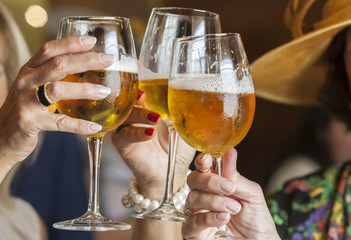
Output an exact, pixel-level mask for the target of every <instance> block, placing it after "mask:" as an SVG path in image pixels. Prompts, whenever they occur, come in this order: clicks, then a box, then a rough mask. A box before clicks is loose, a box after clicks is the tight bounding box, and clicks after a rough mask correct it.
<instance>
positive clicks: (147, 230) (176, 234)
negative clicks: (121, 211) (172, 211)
mask: <svg viewBox="0 0 351 240" xmlns="http://www.w3.org/2000/svg"><path fill="white" fill-rule="evenodd" d="M133 228H134V230H133V235H132V240H164V239H167V240H182V239H183V237H182V234H181V228H182V223H181V222H168V221H157V220H142V219H138V220H136V222H135V226H134V227H133Z"/></svg>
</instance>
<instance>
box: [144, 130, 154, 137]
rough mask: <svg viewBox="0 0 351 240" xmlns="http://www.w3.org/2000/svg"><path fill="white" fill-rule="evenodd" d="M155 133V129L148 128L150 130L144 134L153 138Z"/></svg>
mask: <svg viewBox="0 0 351 240" xmlns="http://www.w3.org/2000/svg"><path fill="white" fill-rule="evenodd" d="M154 131H155V129H153V128H148V129H145V131H144V133H145V134H146V135H148V136H152V134H154Z"/></svg>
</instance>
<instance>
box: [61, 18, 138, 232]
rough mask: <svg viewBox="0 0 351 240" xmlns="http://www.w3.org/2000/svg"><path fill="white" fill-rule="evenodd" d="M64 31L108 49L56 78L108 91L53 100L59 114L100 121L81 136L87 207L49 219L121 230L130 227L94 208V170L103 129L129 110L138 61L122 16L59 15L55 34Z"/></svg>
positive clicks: (108, 128) (82, 226)
mask: <svg viewBox="0 0 351 240" xmlns="http://www.w3.org/2000/svg"><path fill="white" fill-rule="evenodd" d="M70 35H81V36H94V37H96V39H97V41H96V44H95V46H94V48H93V49H92V50H91V51H93V52H100V53H105V54H113V55H114V59H113V63H112V65H111V66H109V67H107V68H105V69H98V70H96V69H94V70H89V71H86V72H82V73H77V74H72V75H67V76H66V77H65V78H64V79H62V80H61V81H67V82H88V83H95V84H101V85H104V86H107V87H109V88H110V89H111V93H110V94H109V95H108V96H107V97H106V98H105V99H103V100H98V101H91V100H85V99H81V100H65V101H59V102H58V103H57V109H58V111H59V112H60V113H62V114H66V115H68V116H70V117H74V118H81V119H85V120H88V121H93V122H96V123H98V124H100V125H101V126H102V130H101V131H100V132H98V133H96V134H93V135H90V136H87V141H88V149H89V163H90V189H89V205H88V210H87V212H86V213H85V214H84V215H83V216H81V217H79V218H76V219H73V220H68V221H63V222H59V223H55V224H54V227H55V228H58V229H69V230H81V231H107V230H127V229H129V228H130V227H131V226H130V225H129V224H126V223H121V222H117V221H113V220H110V219H107V218H105V217H103V216H102V215H101V214H100V211H99V174H100V158H101V146H102V141H103V137H104V135H105V133H107V132H109V131H111V130H114V129H116V128H117V127H118V126H119V125H120V124H122V123H123V122H124V121H125V120H126V119H127V117H128V115H129V114H130V112H131V110H132V108H133V106H134V103H135V101H136V98H137V92H138V74H137V73H138V65H137V57H136V53H135V47H134V41H133V37H132V32H131V27H130V23H129V19H128V18H122V17H65V18H62V19H61V22H60V27H59V31H58V38H63V37H66V36H70Z"/></svg>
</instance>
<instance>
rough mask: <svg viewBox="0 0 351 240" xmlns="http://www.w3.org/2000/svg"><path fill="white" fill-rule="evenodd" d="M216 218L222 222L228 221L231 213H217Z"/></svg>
mask: <svg viewBox="0 0 351 240" xmlns="http://www.w3.org/2000/svg"><path fill="white" fill-rule="evenodd" d="M216 218H217V219H218V220H221V221H224V220H227V219H228V218H229V213H227V212H220V213H217V214H216Z"/></svg>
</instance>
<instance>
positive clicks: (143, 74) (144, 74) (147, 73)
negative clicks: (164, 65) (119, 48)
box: [139, 68, 169, 81]
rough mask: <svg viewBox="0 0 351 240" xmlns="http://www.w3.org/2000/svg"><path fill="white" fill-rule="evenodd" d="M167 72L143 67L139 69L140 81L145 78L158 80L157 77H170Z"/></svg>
mask: <svg viewBox="0 0 351 240" xmlns="http://www.w3.org/2000/svg"><path fill="white" fill-rule="evenodd" d="M168 77H169V75H168V74H167V73H155V72H153V71H151V70H150V69H146V68H142V69H140V70H139V81H143V80H156V79H168Z"/></svg>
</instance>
